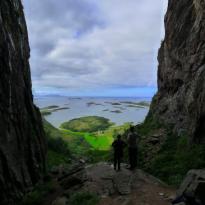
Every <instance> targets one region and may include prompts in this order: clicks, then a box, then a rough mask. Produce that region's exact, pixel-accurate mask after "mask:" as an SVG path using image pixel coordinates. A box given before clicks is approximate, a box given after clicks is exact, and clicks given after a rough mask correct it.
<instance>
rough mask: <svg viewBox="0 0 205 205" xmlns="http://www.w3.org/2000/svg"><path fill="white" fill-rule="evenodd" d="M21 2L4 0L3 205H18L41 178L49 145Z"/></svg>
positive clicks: (0, 65)
mask: <svg viewBox="0 0 205 205" xmlns="http://www.w3.org/2000/svg"><path fill="white" fill-rule="evenodd" d="M28 59H29V44H28V36H27V28H26V23H25V19H24V14H23V7H22V4H21V1H20V0H0V204H1V205H4V204H6V205H9V204H16V201H17V200H18V199H19V198H21V197H22V195H23V194H24V193H25V191H26V190H28V189H29V188H30V187H32V186H33V185H34V184H35V183H36V182H37V181H38V180H39V178H40V177H41V173H42V171H43V170H44V168H45V166H44V163H45V159H44V156H45V143H44V131H43V127H42V122H41V116H40V113H39V111H38V109H37V108H36V107H35V105H34V104H33V97H32V92H31V77H30V68H29V61H28Z"/></svg>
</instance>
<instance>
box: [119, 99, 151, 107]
mask: <svg viewBox="0 0 205 205" xmlns="http://www.w3.org/2000/svg"><path fill="white" fill-rule="evenodd" d="M121 103H123V104H127V106H128V107H138V108H144V107H149V106H150V102H148V101H140V102H132V101H122V102H121Z"/></svg>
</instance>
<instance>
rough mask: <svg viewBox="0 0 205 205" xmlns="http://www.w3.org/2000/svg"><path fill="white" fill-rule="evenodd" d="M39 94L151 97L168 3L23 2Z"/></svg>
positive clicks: (107, 0)
mask: <svg viewBox="0 0 205 205" xmlns="http://www.w3.org/2000/svg"><path fill="white" fill-rule="evenodd" d="M23 5H24V11H25V15H26V20H27V26H28V32H29V41H30V47H31V58H30V64H31V74H32V84H33V92H34V95H35V94H36V95H39V94H60V95H68V96H124V97H131V96H132V97H151V96H152V95H153V94H154V93H155V92H156V89H157V64H158V63H157V52H158V48H159V46H160V42H161V41H162V39H163V37H164V26H163V20H164V14H165V11H166V7H167V0H154V1H153V0H58V1H56V0H29V1H28V0H23Z"/></svg>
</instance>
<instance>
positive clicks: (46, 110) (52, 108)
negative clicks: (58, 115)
mask: <svg viewBox="0 0 205 205" xmlns="http://www.w3.org/2000/svg"><path fill="white" fill-rule="evenodd" d="M67 109H70V108H69V107H59V106H57V105H51V106H48V107H44V108H41V109H40V111H41V114H42V115H43V116H46V115H51V114H52V112H56V111H59V110H67Z"/></svg>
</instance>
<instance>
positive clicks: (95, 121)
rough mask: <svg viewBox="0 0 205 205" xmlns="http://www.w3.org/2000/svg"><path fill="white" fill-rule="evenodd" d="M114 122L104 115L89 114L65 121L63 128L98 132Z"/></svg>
mask: <svg viewBox="0 0 205 205" xmlns="http://www.w3.org/2000/svg"><path fill="white" fill-rule="evenodd" d="M111 125H113V123H111V122H110V121H109V120H108V119H106V118H104V117H98V116H88V117H81V118H76V119H73V120H70V121H68V122H65V123H63V124H62V125H61V128H64V129H67V130H71V131H74V132H96V131H102V130H106V129H107V128H109V127H110V126H111Z"/></svg>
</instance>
